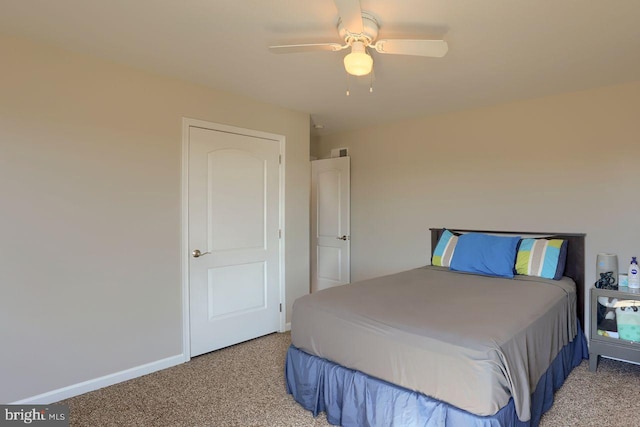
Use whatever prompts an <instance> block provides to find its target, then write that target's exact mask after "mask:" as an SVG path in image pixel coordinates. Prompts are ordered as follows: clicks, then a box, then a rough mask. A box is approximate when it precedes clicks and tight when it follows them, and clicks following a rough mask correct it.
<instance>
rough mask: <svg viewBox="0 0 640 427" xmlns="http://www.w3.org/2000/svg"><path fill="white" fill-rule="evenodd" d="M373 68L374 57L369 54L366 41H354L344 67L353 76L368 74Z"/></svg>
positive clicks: (345, 58)
mask: <svg viewBox="0 0 640 427" xmlns="http://www.w3.org/2000/svg"><path fill="white" fill-rule="evenodd" d="M372 68H373V58H372V57H371V56H370V55H369V54H367V51H366V49H365V46H364V43H362V42H354V43H353V45H352V46H351V53H350V54H348V55H347V56H345V57H344V69H345V70H347V73H349V74H351V75H353V76H366V75H367V74H369V73H370V72H371V69H372Z"/></svg>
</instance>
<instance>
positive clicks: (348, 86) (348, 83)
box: [346, 73, 351, 96]
mask: <svg viewBox="0 0 640 427" xmlns="http://www.w3.org/2000/svg"><path fill="white" fill-rule="evenodd" d="M346 74H347V93H346V95H347V96H349V95H351V91H350V90H349V88H350V86H351V85H350V83H351V79H350V77H349V73H346Z"/></svg>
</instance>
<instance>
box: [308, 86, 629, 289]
mask: <svg viewBox="0 0 640 427" xmlns="http://www.w3.org/2000/svg"><path fill="white" fill-rule="evenodd" d="M335 147H349V148H350V155H351V156H352V158H351V165H352V172H351V177H352V178H351V184H352V193H351V203H352V204H351V206H352V217H351V226H352V228H351V240H352V246H351V247H352V254H351V255H352V258H351V259H352V278H353V279H354V280H360V279H364V278H368V277H374V276H378V275H381V274H385V273H389V272H395V271H399V270H404V269H407V268H412V267H417V266H420V265H424V264H427V263H428V254H429V249H430V247H429V235H428V228H429V227H458V228H472V229H474V228H475V229H507V230H530V231H567V232H571V231H572V232H585V233H587V239H586V263H587V283H588V284H590V285H591V284H592V283H593V282H594V281H595V258H596V254H597V253H598V252H604V251H610V252H614V253H617V254H618V256H619V259H620V267H621V271H622V270H625V271H626V268H627V266H628V260H629V258H630V256H631V255H640V227H639V226H638V221H639V215H640V82H637V83H634V84H627V85H622V86H615V87H606V88H600V89H596V90H589V91H584V92H579V93H571V94H565V95H559V96H553V97H547V98H541V99H534V100H529V101H523V102H518V103H512V104H508V105H500V106H495V107H492V108H484V109H479V110H473V111H465V112H459V113H453V114H446V115H440V116H432V117H425V118H420V119H415V120H408V121H403V122H396V123H391V124H388V125H383V126H379V127H375V128H370V129H366V130H361V131H355V132H346V133H340V134H335V135H330V136H324V137H322V138H321V141H320V147H319V154H320V156H321V157H323V158H324V157H328V155H329V152H330V149H331V148H335Z"/></svg>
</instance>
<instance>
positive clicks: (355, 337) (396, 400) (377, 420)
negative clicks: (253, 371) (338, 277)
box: [285, 229, 588, 426]
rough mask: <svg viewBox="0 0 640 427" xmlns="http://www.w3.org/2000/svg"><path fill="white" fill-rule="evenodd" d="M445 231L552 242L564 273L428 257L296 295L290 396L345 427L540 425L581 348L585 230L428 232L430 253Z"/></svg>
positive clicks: (288, 362)
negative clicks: (491, 270) (499, 271)
mask: <svg viewBox="0 0 640 427" xmlns="http://www.w3.org/2000/svg"><path fill="white" fill-rule="evenodd" d="M447 232H449V233H451V232H453V233H455V235H456V236H459V235H462V236H465V235H466V236H465V238H467V237H471V236H474V235H476V234H479V233H482V235H487V236H489V235H490V236H496V238H498V236H505V237H508V236H514V235H517V236H522V237H523V238H525V237H532V238H533V237H540V236H544V237H547V238H548V239H551V238H552V239H561V241H566V246H565V248H566V263H565V266H564V269H563V270H564V275H563V277H561V278H560V277H559V280H553V279H550V278H542V277H536V276H524V275H516V276H515V277H513V278H502V277H494V276H487V275H484V274H483V275H479V274H470V273H469V272H468V271H452V270H451V268H453V265H452V266H451V267H449V266H446V267H438V266H433V265H428V266H424V267H421V268H417V269H413V270H409V271H404V272H400V273H396V274H392V275H389V276H384V277H379V278H374V279H369V280H364V281H360V282H355V283H351V284H349V285H344V286H339V287H335V288H330V289H326V290H323V291H320V292H317V293H314V294H310V295H306V296H304V297H302V298H299V299H298V300H296V302H295V304H294V308H293V314H292V332H291V339H292V344H291V347H290V348H289V350H288V352H287V360H286V365H285V377H286V384H287V391H288V392H289V393H290V394H292V395H293V397H294V399H295V400H296V401H297V402H298V403H300V404H301V405H302V406H303V407H304V408H306V409H307V410H310V411H312V412H313V413H314V415H317V414H318V413H320V412H326V415H327V420H328V421H329V422H330V423H331V424H334V425H343V426H366V425H376V426H387V425H398V426H405V425H427V426H430V425H433V426H458V425H461V426H469V425H477V426H495V425H508V426H535V425H537V424H538V423H539V420H540V417H541V416H542V414H543V413H544V412H545V411H547V410H548V409H549V408H550V407H551V405H552V402H553V393H554V391H555V390H557V389H558V388H559V387H560V386H561V385H562V383H563V382H564V380H565V378H566V377H567V375H568V374H569V373H570V371H571V370H572V369H573V368H574V367H575V366H577V365H578V364H579V363H580V362H581V361H582V359H583V358H587V354H588V352H587V347H586V340H585V338H584V334H583V332H582V327H583V325H584V307H583V305H584V291H585V284H584V238H585V235H584V234H575V233H570V234H567V233H537V232H536V233H532V232H509V231H478V230H451V229H449V230H445V229H431V248H432V255H433V254H434V251H436V249H437V245H438V242H440V240H441V239H442V238H443V234H444V233H447ZM502 240H508V239H502ZM515 240H517V241H518V247H520V246H522V245H521V244H520V242H524V240H520V239H516V238H515V237H513V238H512V239H511V241H515ZM461 246H462V245H459V247H461ZM518 250H519V249H518ZM457 251H458V253H457V254H456V257H458V258H461V257H462V253H463V249H458V250H457ZM512 269H513V267H512Z"/></svg>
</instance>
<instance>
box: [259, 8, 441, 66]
mask: <svg viewBox="0 0 640 427" xmlns="http://www.w3.org/2000/svg"><path fill="white" fill-rule="evenodd" d="M333 1H334V3H335V4H336V7H337V9H338V14H339V19H338V34H339V36H340V38H341V39H342V40H344V44H340V43H311V44H290V45H280V46H269V50H270V51H271V52H273V53H297V52H316V51H331V52H337V51H341V50H344V49H347V48H351V53H349V54H348V55H346V56H345V57H344V68H345V70H346V71H347V73H349V74H351V75H354V76H365V75H367V74H369V73H371V70H372V69H373V58H372V57H371V55H369V53H368V52H367V49H375V51H376V52H378V53H384V54H386V53H389V54H393V55H414V56H428V57H434V58H441V57H443V56H444V55H445V54H446V53H447V51H448V50H449V46H448V45H447V42H445V41H444V40H420V39H418V40H415V39H389V40H376V39H377V37H378V28H379V25H378V21H376V19H375V17H374V16H373V15H371V14H370V13H367V12H364V11H362V10H361V8H360V0H333Z"/></svg>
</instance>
